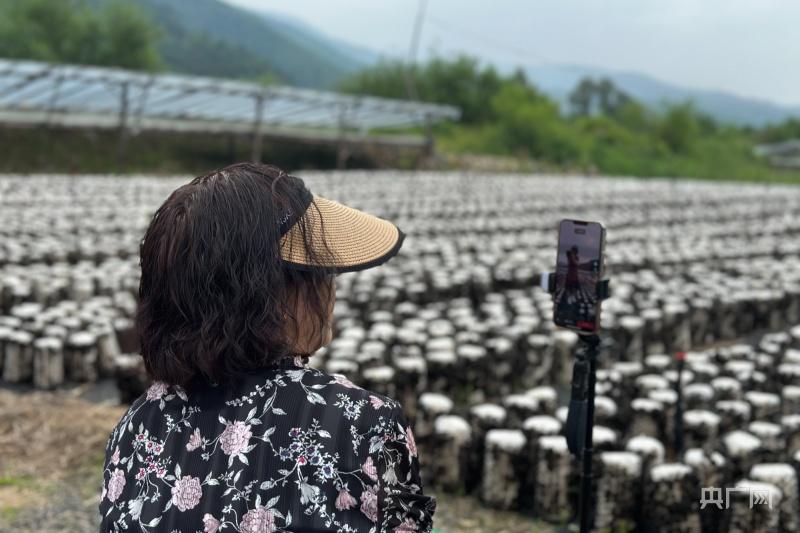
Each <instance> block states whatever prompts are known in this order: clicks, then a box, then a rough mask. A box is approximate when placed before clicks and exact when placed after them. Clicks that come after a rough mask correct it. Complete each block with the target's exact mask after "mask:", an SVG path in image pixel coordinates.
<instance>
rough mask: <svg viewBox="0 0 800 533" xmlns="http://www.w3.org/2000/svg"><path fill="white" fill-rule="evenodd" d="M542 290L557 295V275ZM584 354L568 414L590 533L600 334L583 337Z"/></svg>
mask: <svg viewBox="0 0 800 533" xmlns="http://www.w3.org/2000/svg"><path fill="white" fill-rule="evenodd" d="M542 286H543V287H544V288H545V289H546V290H547V291H548V292H549V293H550V294H555V289H556V287H555V275H554V274H548V275H547V280H546V281H545V279H544V277H543V279H542ZM596 294H597V299H598V301H601V300H604V299H606V298H608V296H609V288H608V280H602V281H600V282H599V283H598V284H597V293H596ZM579 338H580V340H581V344H582V346H581V350H580V351H579V352H578V354H577V357H576V358H575V363H574V365H573V367H572V390H571V395H570V400H569V411H568V414H567V427H566V434H567V435H566V437H567V447H568V448H569V451H570V453H572V455H574V456H575V457H576V458H577V457H580V459H581V463H582V467H581V488H580V489H581V490H580V500H579V506H578V516H579V518H580V528H581V529H580V530H581V533H589V530H590V528H591V524H592V478H593V474H592V455H593V453H594V450H593V448H592V429H593V427H594V395H595V394H594V389H595V383H596V382H597V358H598V354H599V347H600V336H599V335H598V334H597V333H592V334H581V335H580V336H579Z"/></svg>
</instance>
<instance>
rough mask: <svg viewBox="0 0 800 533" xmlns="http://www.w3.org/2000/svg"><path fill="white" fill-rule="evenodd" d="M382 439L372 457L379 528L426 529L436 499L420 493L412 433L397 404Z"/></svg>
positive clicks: (422, 530) (409, 530)
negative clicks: (375, 470)
mask: <svg viewBox="0 0 800 533" xmlns="http://www.w3.org/2000/svg"><path fill="white" fill-rule="evenodd" d="M384 439H385V443H384V446H383V447H382V448H381V449H380V450H379V451H378V453H377V457H375V459H374V460H375V461H376V463H375V464H376V465H377V470H378V524H379V527H380V529H379V531H381V532H384V531H391V532H395V531H397V532H406V531H408V532H411V531H415V532H417V531H419V532H429V531H431V529H432V528H433V514H434V512H435V510H436V500H435V498H433V497H431V496H427V495H425V494H423V491H422V483H421V481H420V475H419V458H418V457H417V449H416V443H415V441H414V434H413V432H412V430H411V426H410V425H409V424H408V421H407V420H406V418H405V415H404V414H403V411H402V409H401V408H400V407H397V408H395V409H394V411H393V413H392V417H391V420H390V422H389V424H388V426H387V427H386V434H385V435H384Z"/></svg>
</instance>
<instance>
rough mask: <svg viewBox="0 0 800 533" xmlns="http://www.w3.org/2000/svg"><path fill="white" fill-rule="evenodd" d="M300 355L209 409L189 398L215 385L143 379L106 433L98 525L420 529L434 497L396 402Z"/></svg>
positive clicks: (251, 530)
mask: <svg viewBox="0 0 800 533" xmlns="http://www.w3.org/2000/svg"><path fill="white" fill-rule="evenodd" d="M300 363H301V361H299V360H297V359H290V360H289V361H288V362H287V365H286V367H284V370H281V371H278V372H275V373H272V374H269V375H267V374H263V375H264V376H265V377H259V376H262V374H257V375H256V376H255V377H253V378H252V379H250V378H247V379H245V380H243V381H242V382H241V383H239V384H237V385H232V386H226V387H235V388H234V390H232V391H231V390H230V389H229V388H226V389H225V390H226V391H230V392H226V393H224V399H223V400H220V401H219V403H218V404H217V405H219V407H216V406H215V405H214V404H213V403H211V402H207V401H206V402H204V403H203V404H199V403H197V400H196V398H200V397H202V398H207V397H208V396H209V395H211V394H213V393H214V392H215V389H214V388H209V389H208V390H205V391H204V392H195V391H194V390H192V392H191V393H189V392H186V391H184V390H179V389H178V388H177V387H173V386H172V385H167V384H165V383H162V382H156V383H153V384H152V385H151V386H150V387H149V388H148V389H147V391H146V392H145V394H143V395H142V396H141V397H140V398H139V399H138V400H137V401H135V402H134V403H133V405H131V407H130V408H129V409H128V412H127V413H125V415H124V416H123V417H122V419H121V420H120V422H119V424H118V425H117V427H116V428H115V429H114V431H113V432H112V434H111V436H110V438H109V440H108V443H107V446H106V463H105V468H104V483H103V486H102V487H101V503H100V508H99V511H100V515H101V521H102V522H101V530H103V531H107V530H122V529H126V530H141V531H146V532H149V533H154V532H156V531H160V530H161V529H160V528H163V527H164V525H165V524H167V523H180V524H182V527H181V529H182V530H183V529H185V530H187V531H203V532H204V533H222V531H228V530H230V531H239V532H240V533H271V532H273V531H278V530H281V531H282V530H304V529H308V528H309V527H312V523H313V524H315V525H318V524H319V522H318V520H319V519H320V518H322V519H323V520H324V521H325V523H327V524H328V526H326V527H329V528H332V529H334V530H340V531H362V530H363V531H367V530H369V529H371V528H375V530H376V531H395V530H396V531H401V532H411V531H415V532H416V531H422V532H429V531H430V529H431V527H432V515H433V512H434V510H435V503H436V502H435V500H434V499H433V498H431V497H429V496H424V495H423V494H422V492H421V481H420V479H419V464H418V461H417V459H416V457H417V447H416V443H415V441H414V435H413V433H412V431H411V428H410V426H409V424H408V422H407V421H406V419H405V417H404V416H403V413H402V409H401V408H400V404H398V403H397V402H396V401H395V400H393V399H390V398H387V397H386V396H382V395H380V394H375V393H371V392H369V391H365V390H364V389H362V388H360V387H358V386H357V385H355V384H354V383H353V382H351V381H350V380H349V379H347V378H345V377H344V376H339V375H335V376H331V375H329V374H325V373H324V372H322V371H319V370H315V369H312V368H310V367H306V366H304V365H303V366H301V365H300ZM220 390H221V389H220ZM195 394H197V396H194V395H195ZM220 397H223V395H222V393H220ZM367 402H369V404H370V405H371V408H370V409H364V410H362V409H360V406H361V405H364V404H366V403H367ZM201 405H203V407H202V409H201ZM206 405H212V407H207V406H206ZM301 415H302V416H301ZM332 415H336V416H332ZM323 421H324V422H325V424H323V423H322V422H323ZM201 431H202V432H201ZM341 436H345V438H341ZM267 464H273V465H276V466H275V467H274V468H272V469H270V470H268V471H264V470H263V469H262V467H263V465H267ZM352 464H356V465H358V464H360V465H361V467H360V468H358V467H357V468H356V469H355V470H353V467H352V466H348V465H352ZM127 478H130V479H127ZM295 480H301V481H295ZM126 482H128V483H126ZM298 503H299V508H298ZM298 511H299V512H298ZM172 513H180V515H179V516H178V517H174V516H173V517H172V518H169V519H167V518H166V515H168V514H172ZM162 519H164V521H163V522H161V520H162ZM379 519H380V523H379ZM312 521H314V522H312ZM159 522H161V523H160V525H159ZM184 524H185V527H184V526H183V525H184Z"/></svg>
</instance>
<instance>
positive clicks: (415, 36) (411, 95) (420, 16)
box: [404, 0, 428, 100]
mask: <svg viewBox="0 0 800 533" xmlns="http://www.w3.org/2000/svg"><path fill="white" fill-rule="evenodd" d="M427 7H428V0H419V7H418V8H417V17H416V19H415V20H414V31H413V32H412V33H411V43H410V44H409V47H408V59H407V61H406V68H405V69H404V70H405V79H406V96H408V99H409V100H417V99H418V98H419V95H418V94H417V87H416V84H415V83H414V77H415V74H416V73H415V71H416V68H417V51H418V50H419V41H420V37H421V36H422V23H423V22H424V20H425V10H426V9H427Z"/></svg>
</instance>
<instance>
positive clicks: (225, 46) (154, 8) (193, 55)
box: [90, 0, 365, 88]
mask: <svg viewBox="0 0 800 533" xmlns="http://www.w3.org/2000/svg"><path fill="white" fill-rule="evenodd" d="M109 1H111V0H90V3H91V4H94V5H102V4H103V3H105V2H109ZM131 1H132V2H133V3H135V4H138V5H139V6H141V7H142V8H143V9H144V11H145V12H146V13H148V14H149V15H150V16H151V17H152V18H153V20H154V21H156V22H157V23H158V24H159V25H160V26H161V27H162V29H163V31H162V37H161V41H160V43H159V46H158V48H159V52H160V53H161V55H162V57H163V58H164V60H165V62H166V64H167V66H168V68H169V69H170V70H175V71H178V72H185V73H190V74H200V75H209V76H224V77H257V76H261V75H265V74H266V75H270V76H271V77H273V78H277V79H278V80H279V81H281V82H283V83H287V84H290V85H297V86H301V87H316V88H329V87H333V86H334V85H335V84H336V83H337V82H338V81H339V80H341V79H342V78H343V77H344V76H346V75H347V74H349V73H351V72H353V71H355V70H358V69H359V68H360V67H361V66H363V65H364V64H365V62H364V61H363V60H361V59H360V58H359V56H358V55H357V54H348V53H343V50H344V49H342V48H338V47H323V46H319V40H318V39H316V38H309V34H308V33H307V32H304V31H295V30H296V28H295V27H293V26H292V25H291V24H288V23H286V22H285V21H283V20H279V19H278V18H277V17H276V18H275V19H274V20H273V19H272V18H270V16H269V15H265V14H262V13H254V12H250V11H247V10H245V9H240V8H238V7H235V6H232V5H229V4H227V3H225V2H222V1H220V0H191V1H186V0H131Z"/></svg>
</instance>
